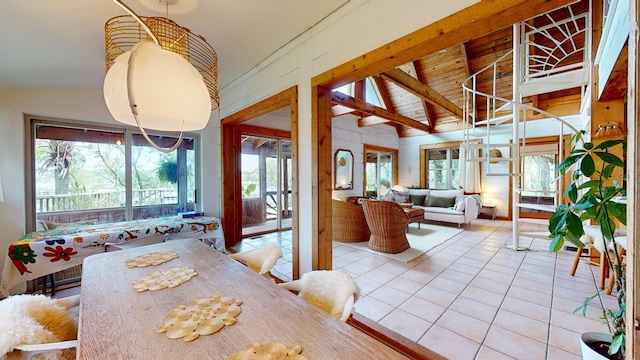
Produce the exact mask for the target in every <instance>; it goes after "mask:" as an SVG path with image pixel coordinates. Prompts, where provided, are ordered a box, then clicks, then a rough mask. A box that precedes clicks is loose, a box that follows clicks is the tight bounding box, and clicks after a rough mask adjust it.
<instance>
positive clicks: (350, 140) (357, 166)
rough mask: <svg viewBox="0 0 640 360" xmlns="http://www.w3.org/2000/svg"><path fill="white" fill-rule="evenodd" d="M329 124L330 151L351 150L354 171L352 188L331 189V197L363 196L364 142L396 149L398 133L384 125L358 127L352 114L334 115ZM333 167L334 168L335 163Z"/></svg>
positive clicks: (341, 198)
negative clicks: (330, 132) (330, 126)
mask: <svg viewBox="0 0 640 360" xmlns="http://www.w3.org/2000/svg"><path fill="white" fill-rule="evenodd" d="M331 124H332V130H331V131H332V134H331V139H332V140H331V153H332V154H335V153H336V150H338V149H343V150H351V152H352V153H353V172H354V173H353V189H352V190H333V194H332V197H333V198H334V199H340V200H344V199H345V198H346V197H347V196H363V195H364V188H363V184H364V144H368V145H376V146H382V147H386V148H390V149H398V145H399V143H398V141H399V139H400V138H399V137H398V133H397V132H396V130H395V128H393V127H391V126H385V125H377V126H365V127H358V118H357V117H356V116H353V115H343V116H340V117H335V118H333V119H332V120H331ZM334 161H335V158H334ZM333 168H334V169H335V164H334V165H333ZM334 171H335V170H334Z"/></svg>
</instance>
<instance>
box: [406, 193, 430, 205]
mask: <svg viewBox="0 0 640 360" xmlns="http://www.w3.org/2000/svg"><path fill="white" fill-rule="evenodd" d="M409 202H411V203H413V204H414V205H420V206H422V205H427V195H426V194H424V195H413V194H409Z"/></svg>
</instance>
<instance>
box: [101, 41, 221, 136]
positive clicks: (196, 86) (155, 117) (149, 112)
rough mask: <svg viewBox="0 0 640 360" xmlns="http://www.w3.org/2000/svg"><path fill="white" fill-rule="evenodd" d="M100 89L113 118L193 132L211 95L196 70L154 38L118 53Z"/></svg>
mask: <svg viewBox="0 0 640 360" xmlns="http://www.w3.org/2000/svg"><path fill="white" fill-rule="evenodd" d="M103 94H104V100H105V103H106V105H107V108H108V109H109V112H110V113H111V116H113V118H114V119H115V120H116V121H118V122H121V123H124V124H127V125H131V126H136V127H139V128H141V130H142V129H143V128H144V129H152V130H161V131H181V132H182V131H196V130H201V129H204V127H205V126H206V125H207V122H208V121H209V117H210V116H211V99H210V97H209V92H208V90H207V87H206V85H205V83H204V80H203V79H202V76H201V75H200V73H199V72H198V70H196V68H195V67H193V65H191V64H190V63H189V62H188V61H187V60H185V59H184V58H182V57H181V56H180V55H178V54H176V53H173V52H171V51H167V50H164V49H162V48H161V47H160V45H158V44H156V43H153V42H140V43H138V44H136V45H135V46H133V47H132V48H131V50H130V51H127V52H125V53H124V54H122V55H120V56H118V57H117V58H116V60H115V62H114V64H113V65H112V66H111V68H109V71H108V72H107V75H106V76H105V78H104V84H103ZM130 104H131V106H130ZM134 105H135V106H134ZM132 108H133V109H135V110H134V111H135V112H136V114H137V118H138V122H136V118H135V117H134V114H133V112H132Z"/></svg>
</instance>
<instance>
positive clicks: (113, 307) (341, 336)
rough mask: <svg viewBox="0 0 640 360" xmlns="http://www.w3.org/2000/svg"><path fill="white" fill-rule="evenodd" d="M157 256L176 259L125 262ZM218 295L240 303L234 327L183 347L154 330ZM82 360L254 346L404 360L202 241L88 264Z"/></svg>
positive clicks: (193, 355) (213, 353)
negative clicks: (152, 285)
mask: <svg viewBox="0 0 640 360" xmlns="http://www.w3.org/2000/svg"><path fill="white" fill-rule="evenodd" d="M155 251H175V252H177V253H178V254H179V257H178V258H176V259H174V260H171V261H169V262H167V263H165V264H162V265H158V266H150V267H142V268H131V269H130V268H127V266H126V265H125V261H126V260H127V259H130V258H134V257H136V256H138V255H143V254H146V253H150V252H155ZM185 266H187V267H190V268H192V269H195V270H196V271H197V272H198V275H197V276H195V277H194V278H193V279H191V280H190V281H188V282H186V283H183V284H181V285H179V286H177V287H175V288H167V289H162V290H156V291H145V292H140V293H139V292H137V291H135V290H134V289H133V286H132V285H131V283H132V282H133V281H134V280H137V279H140V278H141V277H143V276H144V275H146V274H149V273H151V272H153V271H155V270H158V269H169V268H173V267H185ZM214 295H219V296H229V297H232V298H234V299H238V300H241V301H242V305H241V308H242V312H241V313H240V314H239V315H238V317H237V322H236V323H235V324H234V325H231V326H225V327H224V328H222V329H221V330H220V331H218V332H216V333H214V334H211V335H207V336H201V337H199V338H198V339H196V340H194V341H191V342H185V341H183V340H182V339H176V340H174V339H169V338H167V337H166V336H165V334H162V333H157V331H156V329H157V328H158V327H159V326H160V325H161V324H162V320H163V318H164V317H165V315H167V314H168V313H169V312H171V310H172V309H173V308H174V307H176V306H178V305H182V304H187V303H188V302H190V301H191V300H194V299H200V298H209V297H211V296H214ZM78 341H79V344H78V358H79V359H226V358H228V357H229V356H230V355H231V354H233V353H235V352H238V351H240V350H244V349H245V348H246V347H247V345H249V344H250V343H253V342H257V343H261V344H265V343H268V342H273V341H276V342H281V343H283V344H286V345H293V344H298V345H300V346H301V347H302V355H305V356H306V357H307V358H309V359H367V360H372V359H405V358H406V357H404V356H403V355H402V354H400V353H398V352H396V351H395V350H393V349H391V348H389V347H388V346H386V345H385V344H383V343H381V342H379V341H378V340H376V339H374V338H372V337H370V336H368V335H366V334H364V333H363V332H361V331H360V330H358V329H355V328H354V327H352V326H350V325H348V324H345V323H343V322H341V321H339V320H338V319H335V318H333V317H331V316H330V315H329V314H327V313H325V312H323V311H321V310H319V309H318V308H316V307H314V306H312V305H310V304H308V303H306V302H305V301H304V300H302V299H301V298H299V297H297V296H296V295H294V294H292V293H290V292H289V291H287V290H285V289H283V288H281V287H279V286H278V285H276V284H274V283H273V282H272V281H271V280H270V279H267V278H265V277H262V276H260V275H258V274H256V273H254V272H253V271H251V270H250V269H248V268H246V267H245V266H243V265H241V264H240V263H238V262H236V261H234V260H233V259H231V258H230V257H228V256H227V255H225V254H223V253H220V252H219V251H216V250H214V249H212V248H211V247H209V246H207V245H206V244H203V243H202V242H201V241H199V240H169V241H167V242H164V243H161V244H155V245H149V246H144V247H138V248H132V249H127V250H122V251H114V252H108V253H103V254H99V255H93V256H90V257H87V258H86V259H85V260H84V264H83V268H82V285H81V300H80V320H79V329H78Z"/></svg>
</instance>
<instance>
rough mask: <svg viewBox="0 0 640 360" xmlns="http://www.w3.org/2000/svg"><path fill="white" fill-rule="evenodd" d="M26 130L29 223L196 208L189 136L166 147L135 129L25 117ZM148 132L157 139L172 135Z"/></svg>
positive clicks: (165, 143)
mask: <svg viewBox="0 0 640 360" xmlns="http://www.w3.org/2000/svg"><path fill="white" fill-rule="evenodd" d="M29 135H30V136H29V139H28V141H27V147H28V149H27V153H28V154H30V158H31V164H32V166H30V167H28V171H27V173H28V174H27V178H28V180H30V182H31V183H33V187H32V188H31V191H30V194H29V195H28V198H30V199H31V200H32V201H31V202H30V204H29V205H28V206H29V210H28V213H30V216H28V217H27V218H28V221H29V222H31V220H33V219H40V220H51V221H56V222H62V223H65V222H75V221H80V220H96V221H98V222H113V221H123V220H134V219H140V218H148V217H156V216H166V215H172V214H176V213H177V212H179V211H185V210H195V209H196V202H197V198H196V194H197V192H196V188H197V185H196V178H197V177H196V173H197V172H199V169H198V168H197V166H196V154H195V152H196V146H197V138H196V137H195V136H193V135H187V134H185V138H184V139H183V142H182V144H181V145H180V147H179V148H178V149H177V150H176V151H173V152H171V153H168V154H165V153H162V152H160V151H157V150H155V149H154V148H153V147H151V146H150V145H149V144H148V143H147V141H146V140H145V139H144V138H143V136H142V135H141V134H139V133H138V132H136V131H133V130H128V129H127V130H122V129H116V128H109V127H102V126H100V125H98V124H80V123H77V122H75V123H65V122H58V121H43V120H36V119H30V134H29ZM152 137H153V138H154V140H155V141H156V142H157V143H158V144H160V145H161V146H171V145H172V144H173V143H175V140H176V138H175V137H171V136H156V135H152ZM127 164H129V165H127ZM29 169H32V170H31V171H29ZM28 191H29V190H28ZM33 222H35V221H33Z"/></svg>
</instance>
